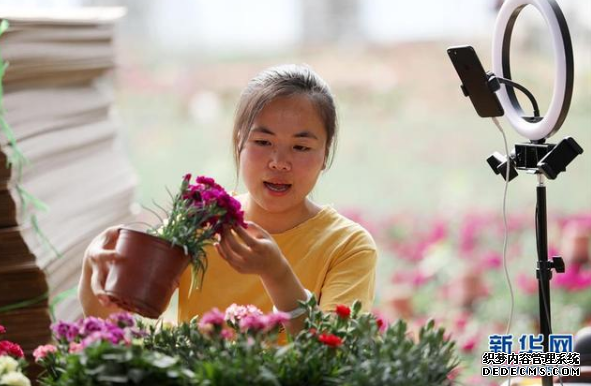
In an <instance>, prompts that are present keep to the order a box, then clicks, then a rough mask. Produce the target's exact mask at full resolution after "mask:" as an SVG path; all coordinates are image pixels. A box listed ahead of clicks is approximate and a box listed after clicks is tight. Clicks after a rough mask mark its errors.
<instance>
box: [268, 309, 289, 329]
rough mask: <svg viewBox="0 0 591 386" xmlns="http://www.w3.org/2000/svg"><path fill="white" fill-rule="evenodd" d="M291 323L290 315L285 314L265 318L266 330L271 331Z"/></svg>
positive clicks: (276, 313)
mask: <svg viewBox="0 0 591 386" xmlns="http://www.w3.org/2000/svg"><path fill="white" fill-rule="evenodd" d="M288 321H289V314H287V313H285V312H281V311H279V312H273V313H270V314H268V315H266V316H265V317H264V322H265V324H266V327H265V330H266V331H271V330H273V329H275V328H277V327H281V326H282V325H283V323H286V322H288Z"/></svg>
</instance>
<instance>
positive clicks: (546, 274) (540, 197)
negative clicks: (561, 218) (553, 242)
mask: <svg viewBox="0 0 591 386" xmlns="http://www.w3.org/2000/svg"><path fill="white" fill-rule="evenodd" d="M536 193H537V207H536V243H537V247H538V248H537V249H538V269H537V278H538V298H539V305H540V330H541V333H542V335H543V336H544V343H543V345H544V352H548V340H549V337H550V332H551V331H552V324H551V323H552V322H551V312H550V279H551V278H552V271H551V268H550V264H549V262H548V230H547V228H548V226H547V224H548V223H547V219H546V186H545V185H544V176H542V175H538V186H537V188H536ZM542 386H552V377H551V376H545V377H542Z"/></svg>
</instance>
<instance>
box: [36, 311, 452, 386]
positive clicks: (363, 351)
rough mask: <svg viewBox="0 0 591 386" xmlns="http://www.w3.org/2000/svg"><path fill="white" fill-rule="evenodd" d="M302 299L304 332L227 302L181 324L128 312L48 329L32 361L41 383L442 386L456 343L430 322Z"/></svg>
mask: <svg viewBox="0 0 591 386" xmlns="http://www.w3.org/2000/svg"><path fill="white" fill-rule="evenodd" d="M315 302H316V301H315V299H312V300H311V301H310V302H309V303H308V304H307V307H308V312H309V313H310V317H309V318H308V320H307V321H306V325H305V328H304V330H302V331H301V332H300V333H299V334H297V335H296V336H294V337H291V339H289V342H288V343H287V344H286V345H280V344H278V341H277V340H278V336H279V332H280V329H281V328H282V323H284V322H285V321H286V315H284V314H282V313H276V314H267V315H264V314H263V313H262V312H260V311H259V310H257V309H256V308H254V307H252V306H249V307H242V306H236V305H233V306H232V307H230V308H229V309H228V310H226V312H225V313H222V312H221V311H219V310H217V309H214V310H212V311H210V312H209V313H207V314H205V315H203V316H202V317H201V318H196V319H194V320H192V321H191V322H190V323H183V324H180V325H178V326H173V325H169V324H166V323H162V322H158V323H156V324H151V325H146V324H143V323H142V322H139V323H135V321H134V320H133V319H132V318H131V317H130V316H129V315H128V314H118V315H112V316H111V318H110V319H108V320H101V319H97V318H86V319H84V320H81V321H80V322H78V323H58V324H56V325H55V326H54V335H55V338H56V341H57V345H56V346H42V347H41V348H39V349H38V350H36V358H37V361H38V363H40V364H41V365H42V366H43V367H44V368H45V372H44V373H43V374H42V377H41V379H40V381H41V384H43V385H83V384H86V385H99V384H109V383H113V384H116V383H121V384H142V385H203V384H207V385H234V384H249V385H303V384H305V385H327V384H348V385H373V384H382V385H411V384H412V385H446V384H451V380H450V379H449V378H448V376H449V374H450V372H451V371H452V370H453V369H454V368H455V367H456V366H457V364H458V361H457V358H456V354H455V350H454V343H453V342H452V341H450V340H448V339H446V338H445V337H444V331H443V330H442V329H439V328H436V327H435V325H434V323H433V322H429V323H427V324H426V325H425V326H424V327H422V328H421V330H420V332H419V333H418V335H417V336H416V337H413V336H412V334H411V333H409V331H408V329H407V325H406V323H404V322H403V321H398V322H396V323H394V324H392V325H388V324H386V323H384V322H383V321H382V320H381V319H379V318H377V317H376V316H374V315H372V314H360V312H359V310H360V308H361V304H360V303H358V302H357V303H355V304H354V305H353V307H352V308H349V307H346V306H339V307H338V308H337V310H335V311H336V312H335V313H330V314H325V313H322V312H321V311H319V310H318V309H317V308H315Z"/></svg>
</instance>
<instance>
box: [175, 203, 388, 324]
mask: <svg viewBox="0 0 591 386" xmlns="http://www.w3.org/2000/svg"><path fill="white" fill-rule="evenodd" d="M272 236H273V238H274V239H275V242H277V244H278V245H279V248H280V249H281V251H282V252H283V254H284V256H285V257H286V258H287V260H288V261H289V264H290V265H291V268H292V269H293V271H294V272H295V274H296V275H297V277H298V278H299V279H300V281H301V283H302V285H303V286H304V288H307V289H308V290H310V291H312V292H313V293H314V295H315V296H316V299H318V300H319V304H320V308H321V309H322V310H323V311H325V312H328V311H334V310H335V307H336V305H337V304H346V305H351V304H352V303H353V301H354V300H356V299H359V300H360V301H361V302H362V308H363V310H364V311H369V310H370V309H371V306H372V303H373V300H374V295H375V293H374V292H375V267H376V261H377V248H376V245H375V242H374V240H373V239H372V237H371V235H370V234H369V232H367V231H366V230H365V229H364V228H363V227H362V226H361V225H359V224H357V223H355V222H353V221H351V220H349V219H348V218H346V217H344V216H342V215H340V214H339V213H338V212H337V211H336V210H335V209H334V208H332V207H330V206H325V207H323V208H322V209H321V210H320V212H318V213H317V214H316V215H315V216H314V217H312V218H310V219H308V220H306V221H305V222H303V223H302V224H299V225H298V226H296V227H294V228H292V229H290V230H288V231H286V232H283V233H279V234H273V235H272ZM206 253H207V258H208V268H207V271H206V273H205V276H204V280H203V285H202V286H201V289H200V290H199V289H198V290H195V291H193V292H192V293H190V294H189V289H190V286H191V268H190V267H189V268H188V269H187V270H186V271H185V272H184V273H183V276H182V277H181V281H180V285H179V307H178V319H179V322H185V321H189V320H190V319H191V318H193V317H194V316H196V315H203V314H204V313H205V312H207V311H209V310H211V309H212V308H214V307H217V308H219V309H220V310H221V311H224V310H225V309H226V308H227V307H228V306H230V305H231V304H232V303H236V304H239V305H247V304H253V305H255V306H257V307H258V308H260V309H261V310H262V311H263V312H265V313H267V312H270V311H271V310H272V307H273V303H272V302H271V299H270V298H269V296H268V295H267V292H266V291H265V289H264V287H263V284H262V282H261V280H260V279H259V277H258V276H257V275H247V274H241V273H238V272H236V271H235V270H234V269H233V268H232V267H231V266H230V265H229V264H228V263H227V262H226V261H225V260H223V259H222V258H221V257H220V256H219V254H218V253H217V251H216V250H215V248H213V247H209V248H207V249H206Z"/></svg>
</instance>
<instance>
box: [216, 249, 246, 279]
mask: <svg viewBox="0 0 591 386" xmlns="http://www.w3.org/2000/svg"><path fill="white" fill-rule="evenodd" d="M213 246H214V247H215V249H216V250H217V251H218V253H219V255H220V256H221V257H222V259H224V260H226V262H227V263H228V264H230V266H231V267H232V268H234V269H235V270H236V271H238V272H243V267H242V261H241V260H239V259H238V258H236V257H235V256H233V255H232V252H231V251H228V250H227V248H226V247H224V246H222V244H221V243H215V244H213Z"/></svg>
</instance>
